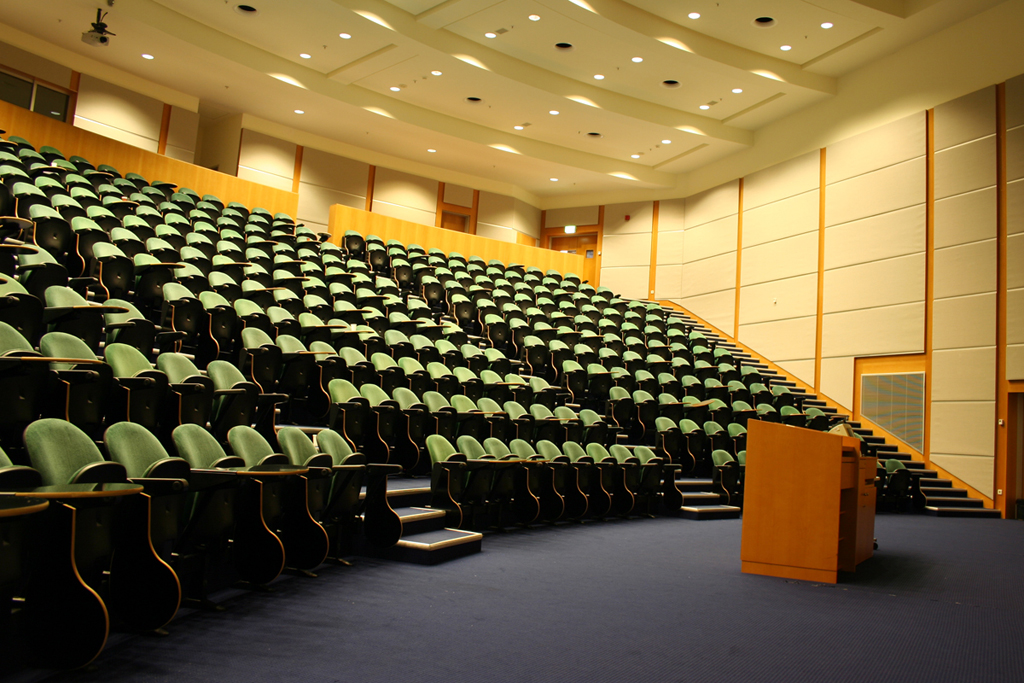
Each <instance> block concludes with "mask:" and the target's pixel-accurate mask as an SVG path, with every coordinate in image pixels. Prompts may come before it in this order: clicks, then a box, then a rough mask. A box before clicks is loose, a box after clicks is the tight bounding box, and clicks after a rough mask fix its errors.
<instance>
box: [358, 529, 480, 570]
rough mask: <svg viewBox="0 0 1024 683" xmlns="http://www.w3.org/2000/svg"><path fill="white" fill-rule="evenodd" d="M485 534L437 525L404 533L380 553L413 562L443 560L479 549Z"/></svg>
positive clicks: (387, 557) (422, 562) (385, 556)
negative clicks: (417, 532)
mask: <svg viewBox="0 0 1024 683" xmlns="http://www.w3.org/2000/svg"><path fill="white" fill-rule="evenodd" d="M483 539H484V537H483V534H480V533H477V532H475V531H463V530H461V529H438V530H436V531H427V532H424V533H420V534H414V535H411V536H403V537H402V538H401V540H399V541H398V543H396V544H395V545H394V546H392V547H390V548H387V549H386V550H382V551H380V553H379V554H378V556H379V557H383V558H386V559H389V560H397V561H398V562H412V563H414V564H440V563H441V562H448V561H449V560H454V559H457V558H460V557H465V556H466V555H472V554H473V553H478V552H480V548H481V545H482V543H483Z"/></svg>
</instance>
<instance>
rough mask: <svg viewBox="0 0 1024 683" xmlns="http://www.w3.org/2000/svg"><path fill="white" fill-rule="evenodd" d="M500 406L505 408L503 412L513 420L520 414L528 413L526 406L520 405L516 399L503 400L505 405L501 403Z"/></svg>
mask: <svg viewBox="0 0 1024 683" xmlns="http://www.w3.org/2000/svg"><path fill="white" fill-rule="evenodd" d="M502 408H504V409H505V412H506V413H508V416H509V417H510V418H511V419H513V420H515V419H518V418H519V417H520V416H521V415H527V414H528V413H527V412H526V408H524V407H523V406H522V405H520V404H519V403H518V402H517V401H505V405H503V406H502Z"/></svg>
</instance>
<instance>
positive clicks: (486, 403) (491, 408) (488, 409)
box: [476, 396, 505, 413]
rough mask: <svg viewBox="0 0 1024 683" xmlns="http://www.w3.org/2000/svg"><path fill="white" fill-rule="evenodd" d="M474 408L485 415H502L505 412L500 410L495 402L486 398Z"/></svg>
mask: <svg viewBox="0 0 1024 683" xmlns="http://www.w3.org/2000/svg"><path fill="white" fill-rule="evenodd" d="M476 407H477V408H479V409H480V410H482V411H484V412H485V413H503V412H505V411H503V410H502V409H501V406H500V405H498V402H497V401H495V400H494V399H493V398H487V397H486V396H485V397H484V398H481V399H480V400H479V401H477V402H476Z"/></svg>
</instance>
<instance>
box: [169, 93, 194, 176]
mask: <svg viewBox="0 0 1024 683" xmlns="http://www.w3.org/2000/svg"><path fill="white" fill-rule="evenodd" d="M198 136H199V114H197V113H196V112H194V111H189V110H188V109H182V108H181V107H171V120H170V125H169V126H168V128H167V146H168V147H180V148H181V149H187V150H188V151H190V152H195V151H196V138H198ZM189 162H190V163H191V160H189Z"/></svg>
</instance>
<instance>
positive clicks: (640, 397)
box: [633, 389, 654, 403]
mask: <svg viewBox="0 0 1024 683" xmlns="http://www.w3.org/2000/svg"><path fill="white" fill-rule="evenodd" d="M633 402H634V403H647V402H651V403H654V397H653V396H651V394H650V393H649V392H646V391H644V390H643V389H639V390H637V391H634V392H633Z"/></svg>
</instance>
